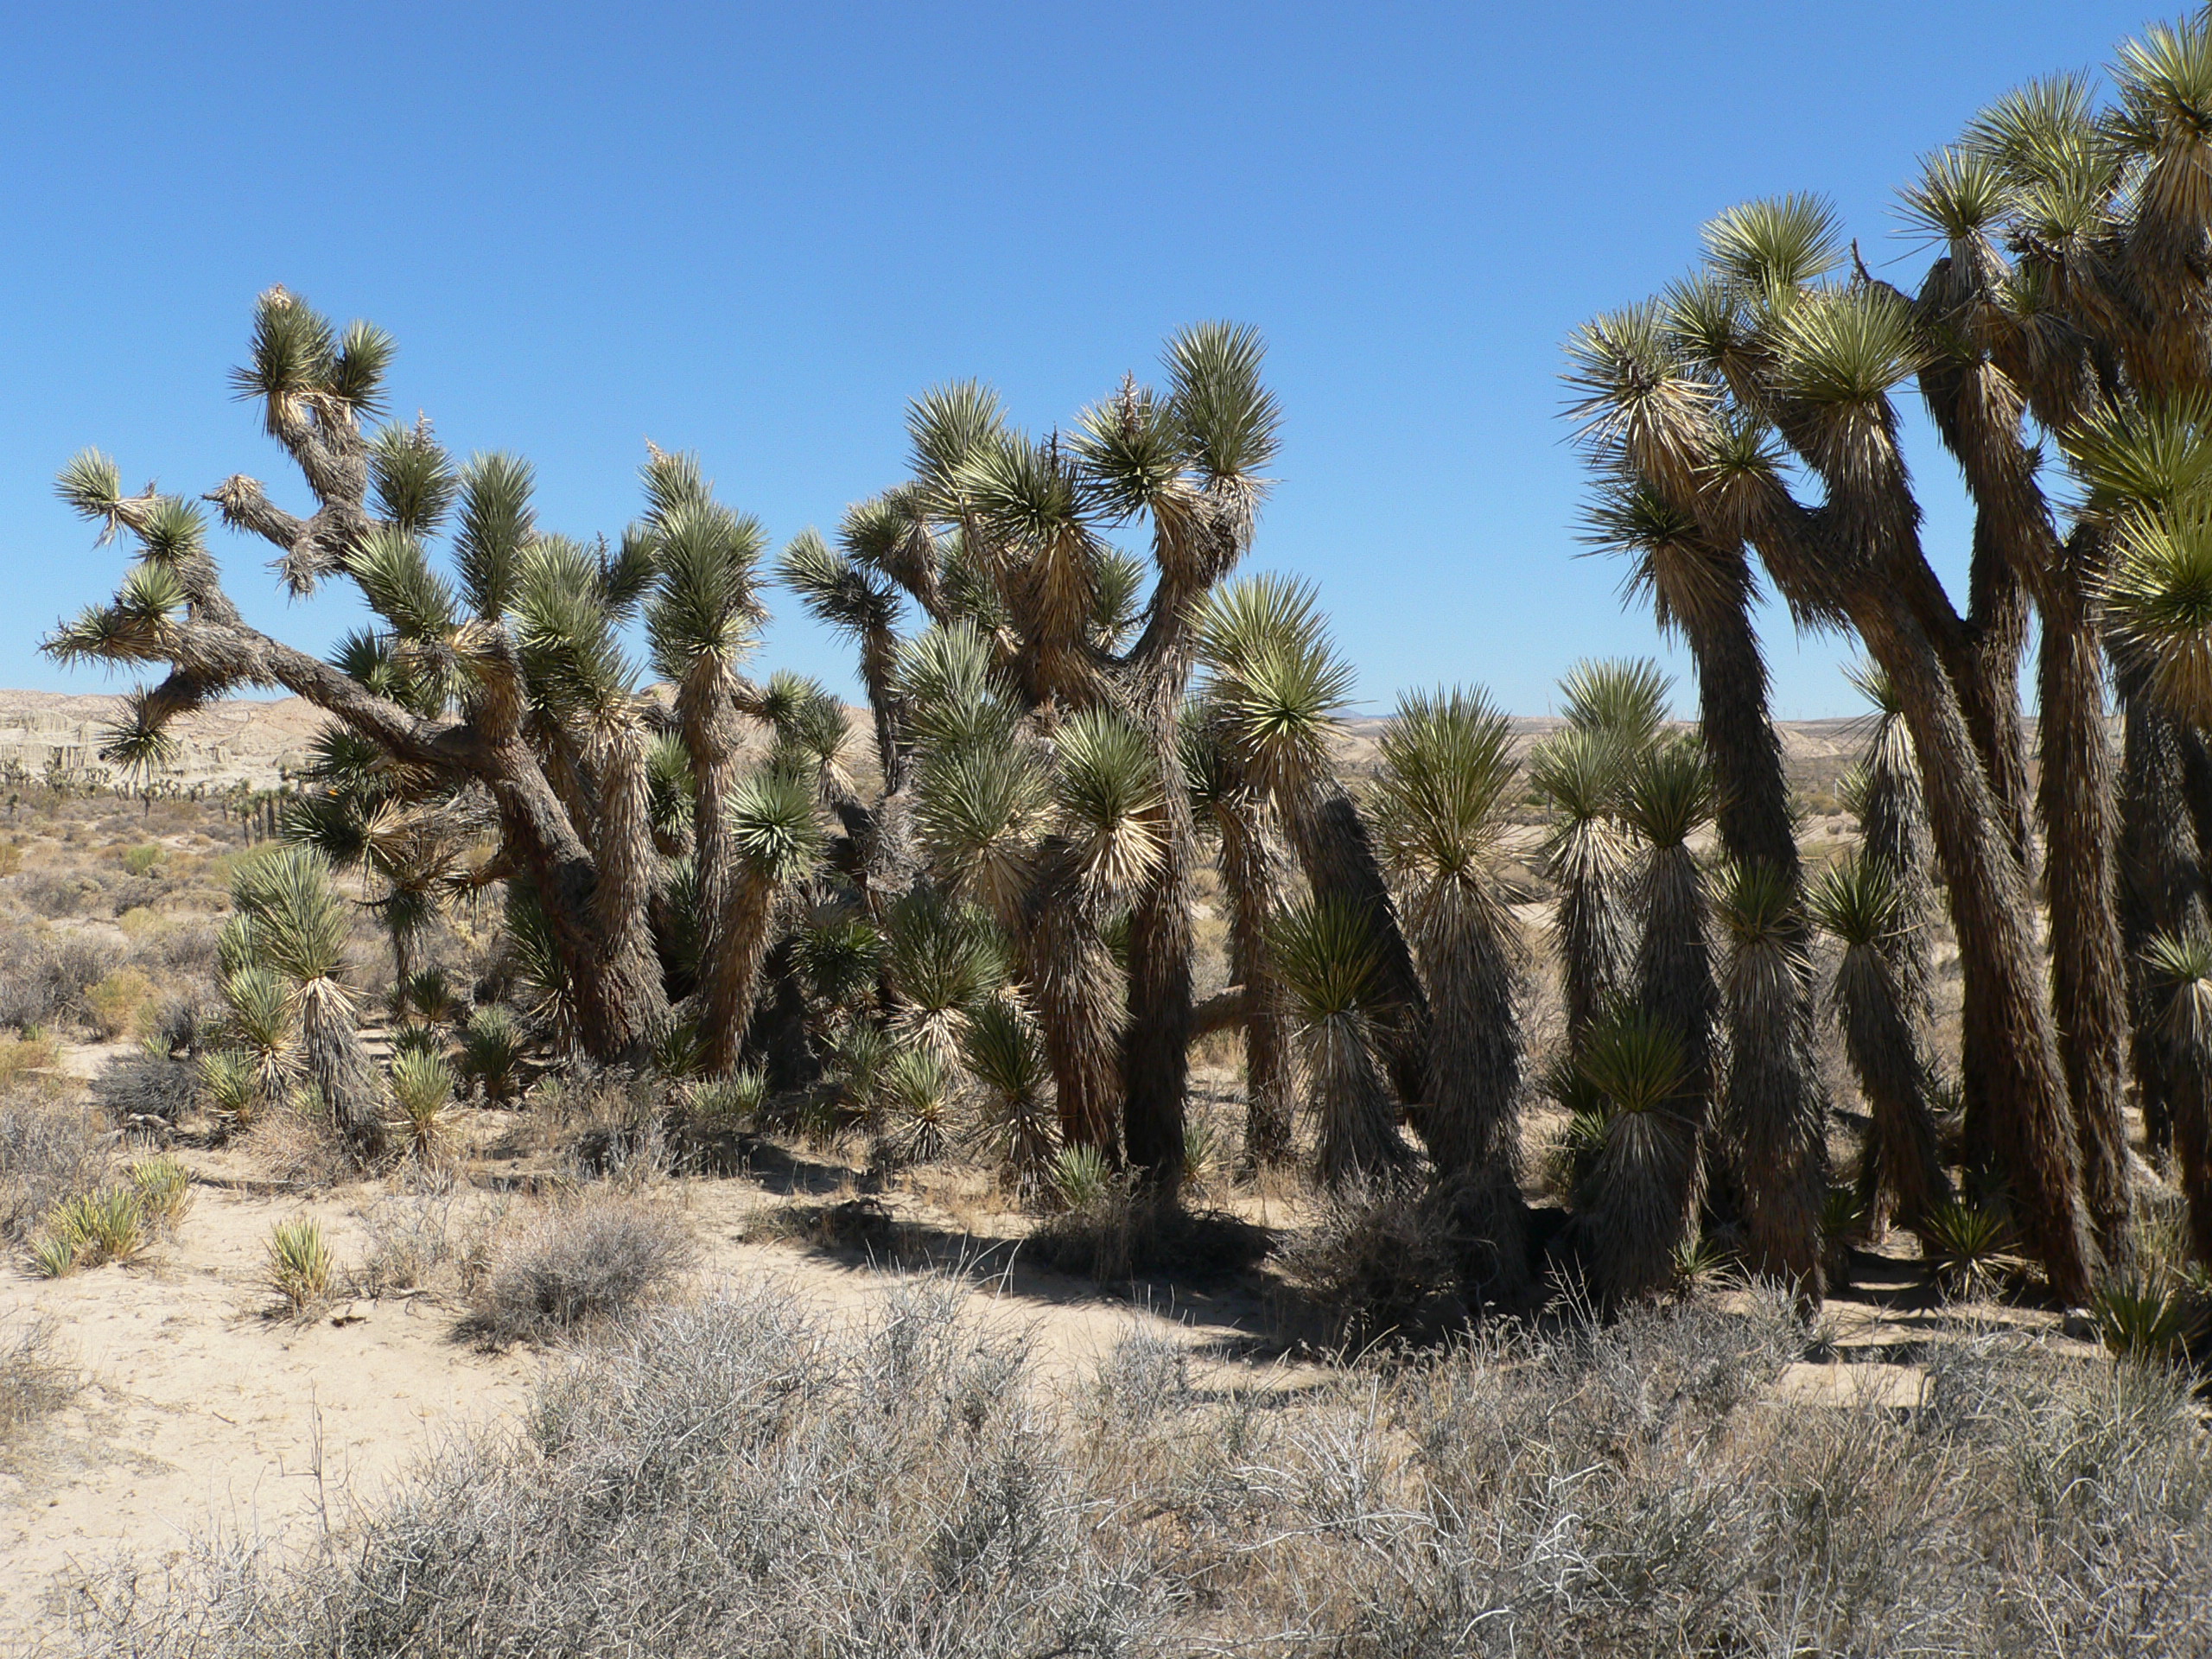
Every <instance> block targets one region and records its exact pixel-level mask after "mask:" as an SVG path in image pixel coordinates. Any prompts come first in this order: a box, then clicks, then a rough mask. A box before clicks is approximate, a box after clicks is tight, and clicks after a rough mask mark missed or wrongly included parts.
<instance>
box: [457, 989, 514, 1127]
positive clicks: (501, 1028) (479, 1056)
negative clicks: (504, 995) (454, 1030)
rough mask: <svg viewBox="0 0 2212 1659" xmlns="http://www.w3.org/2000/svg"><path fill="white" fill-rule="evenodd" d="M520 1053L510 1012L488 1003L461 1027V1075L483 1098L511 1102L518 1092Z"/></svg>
mask: <svg viewBox="0 0 2212 1659" xmlns="http://www.w3.org/2000/svg"><path fill="white" fill-rule="evenodd" d="M523 1054H524V1040H523V1033H522V1025H521V1022H520V1021H518V1020H517V1019H516V1018H515V1016H514V1010H513V1009H512V1008H509V1007H503V1006H502V1005H500V1004H499V1003H496V1002H494V1003H489V1004H487V1005H486V1006H485V1007H480V1008H478V1009H477V1010H475V1012H474V1013H473V1014H470V1015H469V1016H468V1020H467V1023H466V1024H464V1025H463V1026H462V1027H461V1077H463V1078H464V1079H465V1080H466V1081H467V1082H469V1083H473V1084H475V1085H476V1086H477V1087H479V1088H480V1089H481V1090H483V1091H484V1098H485V1099H486V1100H489V1101H499V1102H505V1101H511V1100H512V1099H513V1098H514V1097H515V1096H517V1095H518V1094H520V1093H521V1092H522V1068H523Z"/></svg>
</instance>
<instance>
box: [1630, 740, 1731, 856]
mask: <svg viewBox="0 0 2212 1659" xmlns="http://www.w3.org/2000/svg"><path fill="white" fill-rule="evenodd" d="M1713 805H1714V798H1713V773H1712V770H1711V768H1710V767H1709V766H1707V763H1706V758H1705V749H1704V747H1703V746H1702V745H1701V744H1700V743H1699V742H1697V741H1695V740H1694V739H1692V738H1677V739H1676V740H1675V741H1672V742H1669V743H1659V744H1655V745H1653V746H1652V747H1650V748H1649V749H1648V750H1646V751H1645V752H1644V753H1643V755H1642V756H1641V757H1640V758H1639V759H1638V760H1637V762H1636V764H1635V765H1634V766H1631V767H1630V769H1629V772H1628V775H1627V779H1626V787H1625V789H1624V791H1623V794H1622V798H1621V812H1622V816H1623V817H1625V818H1626V819H1627V820H1628V821H1629V822H1630V823H1632V824H1634V825H1635V826H1636V829H1637V832H1638V833H1639V834H1641V835H1642V836H1643V838H1644V839H1645V840H1646V841H1648V842H1650V843H1651V845H1652V846H1654V847H1656V848H1675V847H1681V846H1682V845H1683V844H1684V843H1685V842H1688V840H1689V838H1690V837H1691V836H1694V835H1695V834H1696V833H1697V832H1698V830H1700V829H1702V828H1704V826H1705V825H1706V823H1707V822H1708V821H1709V820H1710V819H1711V818H1712V817H1713Z"/></svg>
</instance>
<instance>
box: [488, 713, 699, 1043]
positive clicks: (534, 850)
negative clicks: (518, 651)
mask: <svg viewBox="0 0 2212 1659" xmlns="http://www.w3.org/2000/svg"><path fill="white" fill-rule="evenodd" d="M514 747H516V748H518V749H520V748H522V745H521V743H520V741H519V739H517V740H514ZM496 761H497V757H496V756H495V760H494V764H493V765H490V766H486V767H484V768H483V769H482V771H481V772H480V775H481V776H482V777H483V778H484V780H485V782H486V784H487V785H488V786H489V787H490V789H491V791H492V799H493V804H495V805H496V807H497V808H498V810H499V823H500V829H501V830H502V832H503V836H504V838H505V843H506V845H507V846H508V848H510V849H512V851H513V852H514V854H515V855H516V858H517V861H518V863H519V864H520V865H521V867H522V869H523V872H524V874H526V875H527V876H529V877H530V878H531V885H532V887H533V888H534V889H535V891H536V893H537V899H538V902H539V904H540V906H542V907H543V910H544V912H545V918H546V921H547V924H548V925H549V926H550V928H551V930H552V934H553V939H554V944H555V946H556V949H557V950H559V951H560V953H561V960H562V964H563V967H564V968H565V969H567V971H568V975H569V985H570V988H571V990H572V991H573V993H574V995H575V1006H576V1020H577V1026H578V1031H577V1040H578V1042H579V1043H580V1044H581V1045H582V1047H583V1050H584V1052H585V1053H586V1054H588V1055H589V1056H590V1057H591V1058H593V1059H594V1060H598V1061H600V1062H601V1063H602V1064H610V1063H613V1062H616V1061H624V1060H634V1059H637V1058H641V1057H642V1056H643V1055H644V1054H645V1052H647V1051H648V1050H649V1048H650V1047H651V1046H652V1039H653V1038H654V1037H655V1036H656V1035H658V1033H659V1032H661V1031H662V1030H664V1028H665V1027H666V1026H667V1023H668V996H667V992H666V990H665V988H664V986H663V984H662V982H661V976H660V965H659V963H658V961H657V960H654V959H652V957H651V952H650V950H648V952H647V959H646V960H645V961H643V962H639V961H638V960H636V959H634V958H625V957H622V956H620V954H618V953H617V952H615V951H613V950H610V949H609V948H608V945H607V940H606V938H604V936H603V935H602V934H601V931H600V926H599V920H598V914H597V911H598V907H597V906H596V905H595V904H594V891H595V889H596V887H597V885H598V880H597V874H596V872H595V871H594V868H593V864H592V860H591V855H589V854H588V853H587V852H586V851H585V850H584V846H583V843H582V842H581V841H579V840H578V839H577V838H576V835H575V830H574V829H571V828H570V827H569V817H568V815H567V813H566V812H564V811H563V810H562V808H561V804H560V802H559V801H558V800H557V799H556V798H555V796H554V793H553V791H552V789H551V787H550V785H548V784H547V783H546V781H545V779H544V775H543V773H542V772H539V771H538V769H537V764H536V762H535V761H534V760H531V759H530V758H529V754H528V751H527V750H526V749H524V750H523V753H522V755H521V757H520V760H519V762H518V763H516V764H508V765H499V764H497V763H496Z"/></svg>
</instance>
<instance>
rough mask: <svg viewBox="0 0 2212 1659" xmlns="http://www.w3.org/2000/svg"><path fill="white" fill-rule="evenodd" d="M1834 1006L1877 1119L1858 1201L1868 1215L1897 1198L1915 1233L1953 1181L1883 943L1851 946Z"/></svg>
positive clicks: (1918, 1048)
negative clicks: (1944, 1159)
mask: <svg viewBox="0 0 2212 1659" xmlns="http://www.w3.org/2000/svg"><path fill="white" fill-rule="evenodd" d="M1835 1001H1836V1022H1837V1024H1838V1025H1839V1026H1840V1027H1841V1029H1842V1032H1843V1041H1844V1052H1845V1054H1846V1056H1847V1058H1849V1060H1850V1062H1851V1069H1852V1071H1853V1074H1854V1075H1855V1076H1856V1077H1858V1079H1859V1092H1860V1093H1861V1094H1863V1095H1865V1096H1866V1109H1867V1113H1868V1116H1869V1117H1870V1119H1871V1121H1872V1128H1870V1129H1869V1131H1868V1134H1867V1136H1866V1163H1865V1166H1863V1167H1862V1168H1861V1169H1860V1171H1859V1195H1860V1198H1861V1199H1862V1201H1863V1202H1864V1203H1865V1204H1866V1209H1867V1211H1868V1214H1869V1215H1870V1217H1871V1216H1872V1215H1874V1214H1876V1213H1878V1207H1879V1205H1880V1202H1881V1200H1882V1199H1883V1198H1885V1197H1887V1198H1891V1199H1892V1200H1894V1202H1895V1205H1896V1216H1897V1223H1898V1224H1899V1225H1901V1226H1903V1227H1904V1228H1906V1229H1907V1230H1911V1231H1915V1232H1917V1231H1919V1230H1921V1229H1922V1228H1923V1225H1924V1224H1925V1223H1926V1220H1927V1217H1928V1215H1929V1211H1931V1210H1933V1209H1934V1208H1936V1205H1940V1204H1942V1203H1943V1202H1944V1201H1946V1200H1947V1199H1948V1198H1950V1196H1951V1181H1950V1177H1949V1176H1948V1175H1947V1174H1946V1173H1944V1170H1943V1160H1942V1153H1941V1151H1940V1149H1939V1148H1938V1147H1937V1145H1936V1125H1935V1121H1934V1119H1933V1118H1932V1117H1931V1116H1929V1110H1928V1088H1929V1081H1930V1077H1929V1065H1928V1060H1927V1054H1926V1050H1925V1049H1924V1048H1923V1046H1922V1043H1921V1039H1920V1033H1919V1032H1918V1031H1917V1030H1916V1029H1915V1027H1914V1025H1913V1021H1912V1019H1911V1017H1910V1014H1909V1013H1908V1011H1907V1010H1908V998H1907V995H1906V992H1905V989H1904V985H1903V984H1902V982H1900V981H1899V979H1898V977H1897V971H1896V969H1895V967H1894V965H1893V964H1892V963H1891V961H1890V959H1889V957H1888V956H1887V955H1886V954H1885V952H1884V951H1883V950H1882V949H1881V947H1880V945H1879V944H1854V945H1847V947H1846V949H1845V951H1844V957H1843V962H1842V963H1841V964H1840V966H1839V968H1838V969H1837V970H1836V981H1835Z"/></svg>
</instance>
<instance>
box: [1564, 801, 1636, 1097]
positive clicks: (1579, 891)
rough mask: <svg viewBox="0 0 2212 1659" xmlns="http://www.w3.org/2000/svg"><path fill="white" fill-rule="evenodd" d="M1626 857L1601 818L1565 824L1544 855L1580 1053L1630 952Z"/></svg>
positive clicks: (1570, 1048)
mask: <svg viewBox="0 0 2212 1659" xmlns="http://www.w3.org/2000/svg"><path fill="white" fill-rule="evenodd" d="M1626 862H1627V855H1626V852H1625V849H1624V848H1623V847H1622V846H1621V844H1620V841H1619V837H1618V835H1617V833H1616V832H1615V830H1614V829H1613V827H1612V826H1611V824H1609V823H1605V822H1604V821H1602V820H1592V821H1591V822H1589V823H1579V824H1573V825H1570V826H1568V827H1567V829H1565V830H1564V831H1563V832H1562V833H1561V835H1560V838H1559V839H1558V841H1557V842H1555V843H1554V848H1553V850H1552V854H1551V857H1550V859H1549V860H1548V863H1549V865H1550V869H1551V875H1552V881H1553V884H1554V887H1556V888H1557V889H1558V893H1559V897H1558V899H1557V900H1556V902H1555V903H1554V906H1553V912H1552V937H1553V938H1554V941H1555V942H1556V944H1557V949H1558V951H1559V962H1560V998H1561V1001H1563V1002H1564V1003H1565V1005H1566V1014H1567V1052H1568V1053H1569V1054H1570V1055H1575V1054H1579V1053H1580V1052H1581V1050H1582V1040H1583V1039H1584V1037H1585V1036H1586V1035H1587V1033H1589V1031H1590V1028H1591V1027H1592V1026H1594V1025H1596V1024H1597V1022H1598V1021H1599V1020H1600V1019H1601V1018H1603V1017H1604V1015H1605V1010H1606V1009H1607V1008H1608V1007H1611V1005H1612V1003H1613V1002H1614V1001H1616V1000H1617V999H1618V997H1619V995H1621V988H1622V980H1623V979H1624V964H1625V963H1626V960H1627V957H1628V938H1627V935H1626V931H1625V930H1624V928H1623V926H1622V925H1621V910H1622V904H1623V899H1622V893H1621V888H1622V885H1623V882H1624V878H1625V876H1626V874H1627V872H1626V868H1625V866H1626Z"/></svg>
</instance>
